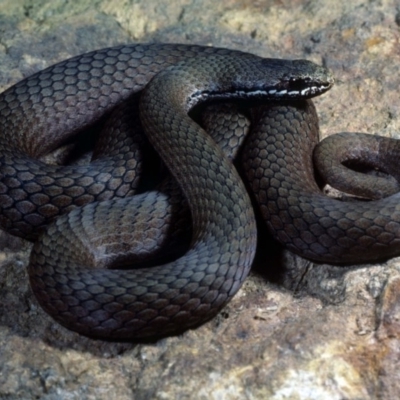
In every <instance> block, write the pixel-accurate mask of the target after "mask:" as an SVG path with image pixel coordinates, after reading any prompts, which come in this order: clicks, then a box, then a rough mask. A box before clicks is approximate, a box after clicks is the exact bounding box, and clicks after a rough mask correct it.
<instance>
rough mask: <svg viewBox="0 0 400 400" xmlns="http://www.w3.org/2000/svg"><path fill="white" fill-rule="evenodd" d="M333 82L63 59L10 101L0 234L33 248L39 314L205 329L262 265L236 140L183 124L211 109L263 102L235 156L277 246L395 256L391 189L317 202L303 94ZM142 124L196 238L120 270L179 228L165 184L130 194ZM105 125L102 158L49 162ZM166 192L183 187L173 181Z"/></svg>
mask: <svg viewBox="0 0 400 400" xmlns="http://www.w3.org/2000/svg"><path fill="white" fill-rule="evenodd" d="M149 82H150V83H149ZM148 83H149V84H148ZM332 83H333V79H332V78H331V76H330V74H329V72H327V71H326V70H325V69H324V68H322V67H318V66H316V65H314V64H312V63H310V62H307V61H303V60H297V61H296V60H295V61H288V60H275V59H262V58H260V57H257V56H254V55H250V54H246V53H241V52H236V51H231V50H226V49H216V48H207V47H201V46H183V45H130V46H121V47H115V48H110V49H104V50H98V51H95V52H92V53H88V54H84V55H81V56H78V57H75V58H72V59H70V60H67V61H64V62H61V63H59V64H56V65H55V66H53V67H50V68H48V69H46V70H44V71H41V72H39V73H37V74H36V75H33V76H31V77H29V78H27V79H25V80H23V81H21V82H19V83H18V84H16V85H15V86H13V87H11V88H9V89H8V90H7V91H5V92H4V93H3V94H1V95H0V224H1V226H2V227H3V229H5V230H7V231H9V232H10V233H12V234H14V235H18V236H21V237H24V238H27V239H29V240H35V245H34V248H33V251H32V254H31V259H30V264H29V268H28V271H29V276H30V282H31V287H32V290H33V292H34V293H35V295H36V297H37V299H38V300H39V303H40V304H41V305H42V307H43V308H44V309H45V310H46V311H47V312H48V313H49V314H50V315H52V316H53V317H54V318H55V319H56V320H57V321H58V322H60V323H61V324H62V325H64V326H66V327H67V328H69V329H72V330H75V331H77V332H80V333H82V334H85V335H89V336H93V337H102V338H110V339H132V338H136V337H144V336H154V335H165V334H169V333H173V332H177V331H180V330H182V329H186V328H189V327H191V326H195V325H197V324H199V323H201V322H203V321H205V320H207V319H209V318H211V317H212V316H213V315H215V314H216V313H217V312H218V310H220V309H221V307H222V306H223V305H224V304H226V302H227V301H229V299H230V298H231V297H232V296H233V295H234V294H235V293H236V292H237V290H238V289H239V288H240V286H241V284H242V282H243V281H244V279H245V278H246V276H247V274H248V271H249V269H250V266H251V263H252V261H253V257H254V252H255V247H256V237H257V233H256V227H255V218H254V213H253V209H252V206H251V202H250V199H249V197H248V195H247V192H246V189H245V187H244V184H243V183H242V181H241V179H240V178H239V176H238V174H237V172H236V170H235V168H234V167H233V165H232V163H231V162H230V161H229V160H228V157H230V156H231V155H230V154H229V151H230V150H229V149H227V148H226V147H227V146H225V145H226V144H227V143H226V142H229V140H227V139H226V137H225V138H224V137H223V135H222V137H220V138H218V133H216V134H215V136H214V138H215V140H216V141H217V142H218V143H219V144H220V145H221V148H222V149H223V150H221V148H220V147H219V146H218V145H216V143H215V141H214V140H213V139H212V138H211V137H210V136H208V135H207V134H206V133H205V132H204V131H203V129H202V128H200V126H199V125H198V124H196V123H194V121H193V120H192V119H191V118H189V116H188V113H189V112H190V111H191V110H192V109H196V107H197V106H198V105H200V104H201V103H203V102H206V101H207V100H235V99H239V100H240V99H260V100H262V101H263V102H264V104H263V105H256V106H254V107H253V108H252V109H251V111H250V114H251V116H252V132H251V134H250V135H249V137H248V140H247V142H246V144H245V147H244V149H243V151H242V154H241V157H242V162H243V169H244V171H245V174H246V175H247V177H248V178H249V182H250V185H251V187H252V189H253V191H254V194H255V197H256V199H257V201H258V203H259V205H260V207H261V213H262V215H263V217H264V218H265V220H266V222H267V225H268V227H269V228H270V230H271V232H272V233H273V234H274V236H275V237H276V238H277V239H278V240H279V241H280V242H282V243H283V244H285V245H286V246H287V247H288V248H289V249H291V250H293V251H295V252H296V253H298V254H300V255H303V256H305V257H308V258H311V259H314V260H319V261H328V262H360V261H364V260H371V259H376V258H382V257H389V256H391V255H394V254H396V253H398V248H399V247H398V246H399V240H400V229H399V228H400V226H399V222H400V214H399V210H397V207H398V206H397V203H398V202H397V201H396V200H397V196H396V195H394V196H390V197H387V198H385V199H382V200H380V202H379V203H377V202H374V201H371V202H364V203H361V204H358V203H357V205H356V206H355V205H354V204H355V203H344V202H340V201H338V200H334V199H331V198H328V197H326V196H324V195H322V193H321V190H320V189H319V187H318V186H317V184H316V183H315V179H314V168H313V164H312V160H311V154H312V152H313V149H314V147H315V146H316V143H317V141H318V120H317V115H316V113H315V109H314V106H313V104H312V103H311V101H309V100H306V99H308V98H310V97H313V96H315V95H318V94H321V93H323V92H325V91H326V90H328V89H329V88H330V86H331V85H332ZM137 93H139V95H140V103H139V111H137V109H136V111H135V110H134V107H135V106H134V104H137V103H136V100H137V99H138V95H137ZM294 101H295V102H294ZM275 103H278V104H275ZM233 107H236V105H233ZM139 114H140V115H139ZM235 118H236V117H235V114H233V115H232V116H231V117H228V119H227V121H228V123H227V125H228V127H229V124H231V125H232V126H237V123H236V122H232V121H235ZM139 119H140V121H141V122H142V124H143V126H144V128H145V130H146V134H147V136H148V139H149V141H150V143H151V144H152V145H153V146H154V148H155V149H156V151H157V152H158V153H159V154H160V156H161V158H162V160H163V162H164V163H165V164H166V166H167V167H168V169H169V170H170V171H171V172H172V175H173V176H174V178H175V179H176V181H177V182H178V183H179V186H180V187H181V188H182V190H183V193H184V195H185V198H186V200H187V202H188V204H189V207H190V212H191V218H192V227H193V232H192V236H191V240H190V245H189V249H188V250H187V252H186V253H185V254H184V255H183V256H182V257H180V258H178V259H176V260H173V261H170V262H167V263H166V264H164V265H159V266H155V267H152V268H145V267H143V268H134V269H116V268H115V267H116V266H117V265H118V263H119V262H122V263H123V264H124V265H126V264H132V263H133V262H135V261H143V260H145V259H146V258H145V257H146V254H147V253H151V249H152V248H153V246H159V245H160V243H158V242H157V240H158V239H159V238H160V237H161V238H162V239H160V240H161V242H162V241H163V240H164V237H165V236H168V231H169V230H171V229H172V226H173V225H174V224H175V222H174V221H175V220H174V219H173V218H172V217H171V215H173V214H174V213H176V214H179V213H181V212H182V213H183V214H184V213H185V212H184V210H183V206H181V203H180V201H176V202H175V203H174V201H175V200H174V198H175V197H174V196H172V195H171V194H170V193H171V192H170V191H168V190H166V191H165V192H164V189H163V187H161V189H160V190H159V191H151V192H149V193H142V194H138V195H135V196H133V197H129V196H130V195H131V194H133V193H134V192H135V191H136V189H137V187H138V186H140V172H141V170H142V169H143V168H144V167H143V164H144V163H145V161H144V160H143V155H142V151H143V150H142V148H143V147H144V148H146V143H145V139H143V136H142V135H140V134H139V133H136V132H133V133H132V129H131V125H134V124H136V123H137V122H138V120H139ZM103 120H104V121H106V122H105V125H106V127H105V128H104V131H105V132H106V134H104V135H101V136H100V139H99V141H100V142H102V146H100V148H102V149H106V150H105V151H104V154H103V153H102V151H99V153H98V154H96V151H95V153H94V156H93V162H92V163H91V164H89V165H86V164H84V165H81V164H79V163H78V164H75V165H67V166H57V165H48V164H46V163H44V162H43V160H46V154H48V153H50V152H52V151H53V150H54V149H56V148H57V147H58V146H60V145H66V146H67V147H68V146H69V144H70V141H71V140H72V138H74V137H76V136H77V134H79V133H81V132H82V131H84V130H87V129H89V130H90V128H92V129H95V128H97V127H98V126H99V124H100V123H101V122H103ZM217 120H218V121H222V120H223V117H222V116H221V115H220V114H218V117H217ZM221 124H222V125H223V123H221ZM225 128H226V126H225ZM228 130H229V129H228ZM110 132H111V134H109V133H110ZM126 132H128V133H126ZM228 147H229V146H228ZM389 147H390V146H389ZM328 148H329V144H328ZM321 149H322V150H321V151H322V152H323V151H324V149H323V147H322V148H321ZM386 150H387V149H386ZM223 151H224V152H225V154H224V153H223ZM328 151H329V150H328ZM383 169H384V168H383ZM328 174H329V172H328ZM164 187H170V190H171V191H172V192H173V191H176V190H177V188H176V185H175V184H174V183H171V182H169V181H168V180H167V181H166V183H165V184H164ZM88 203H90V204H88ZM85 204H87V205H86V206H85V207H77V206H83V205H85ZM60 215H61V216H60ZM177 220H179V218H178V219H177ZM179 224H181V223H177V227H178V228H177V229H178V231H179V226H180V225H179ZM185 229H186V228H183V229H182V231H185ZM155 238H156V239H155ZM156 242H157V243H156ZM122 252H125V253H126V254H128V255H121V253H122ZM99 267H101V268H99ZM107 267H108V268H107Z"/></svg>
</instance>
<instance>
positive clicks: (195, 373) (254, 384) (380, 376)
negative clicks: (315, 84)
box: [0, 0, 400, 400]
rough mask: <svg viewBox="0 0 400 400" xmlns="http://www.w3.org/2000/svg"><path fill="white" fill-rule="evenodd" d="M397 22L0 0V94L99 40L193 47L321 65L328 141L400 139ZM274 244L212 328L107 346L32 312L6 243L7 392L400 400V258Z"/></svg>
mask: <svg viewBox="0 0 400 400" xmlns="http://www.w3.org/2000/svg"><path fill="white" fill-rule="evenodd" d="M399 25H400V23H399V8H398V5H396V2H395V1H394V0H382V1H380V2H364V1H361V0H357V1H352V2H349V1H345V0H337V1H336V2H330V1H328V0H322V1H319V2H316V1H312V0H304V1H302V0H298V1H295V2H287V1H281V2H273V1H268V0H260V1H257V2H246V1H243V0H230V1H225V2H214V1H211V0H202V1H197V2H194V1H193V2H189V1H183V0H177V1H174V2H159V1H152V0H147V1H141V0H136V1H135V2H132V1H131V2H128V1H122V0H111V1H105V0H98V1H96V2H86V1H76V2H67V1H65V0H54V1H51V2H49V1H44V0H40V1H36V0H35V1H33V0H30V1H28V0H22V1H19V2H16V1H11V0H3V1H2V2H1V4H0V90H1V91H2V90H4V89H6V88H7V87H9V86H10V85H12V84H13V83H16V82H17V81H19V80H20V79H22V78H24V77H25V76H28V75H30V74H32V73H33V72H35V71H38V70H40V69H42V68H44V67H46V66H48V65H50V64H53V63H55V62H57V61H60V60H63V59H65V58H67V57H70V56H73V55H77V54H80V53H84V52H86V51H89V50H94V49H97V48H101V47H106V46H112V45H116V44H120V43H128V42H131V41H138V42H148V41H159V42H161V41H162V42H183V43H198V44H203V45H213V46H223V47H230V48H236V49H240V50H244V51H248V52H254V53H257V54H260V55H262V56H270V57H282V58H307V59H310V60H312V61H315V62H317V63H322V64H324V65H326V66H327V67H328V68H330V69H331V70H332V71H333V73H334V75H335V77H336V85H335V87H334V88H333V89H332V90H331V91H330V92H329V93H327V94H326V95H324V96H322V97H321V98H318V99H316V101H315V103H316V105H317V110H318V112H319V115H320V124H321V136H322V137H324V136H326V135H328V134H331V133H334V132H340V131H364V132H370V133H379V134H381V135H385V136H390V137H397V136H398V132H399V131H400V130H399V128H400V111H399V110H400V107H399V105H400V99H399V95H398V88H399V87H400V82H399V80H400V74H399V65H400V52H399ZM263 240H264V239H263ZM267 240H268V241H267ZM269 243H271V241H270V239H265V241H263V242H262V244H261V245H260V252H259V254H258V257H257V262H256V265H255V267H254V271H253V272H252V274H251V275H250V277H249V278H248V279H247V281H246V282H245V284H244V286H243V288H242V289H241V290H240V292H239V293H238V295H237V296H236V297H235V298H234V299H233V301H232V302H231V303H230V304H229V305H228V306H227V307H226V308H225V309H224V310H223V311H222V312H221V313H220V314H219V315H218V316H217V317H216V318H214V319H213V320H211V321H210V322H208V323H206V324H204V325H203V326H201V327H199V328H197V329H195V330H190V331H187V332H185V333H184V334H182V335H180V336H176V337H170V338H165V339H161V340H159V341H156V342H148V343H109V342H106V341H99V340H97V341H96V340H91V339H88V338H85V337H82V336H79V335H77V334H75V333H73V332H70V331H68V330H66V329H64V328H63V327H61V326H59V325H58V324H57V323H56V322H54V321H53V320H52V319H51V318H50V317H49V316H47V315H46V314H45V313H44V312H43V311H42V310H41V308H40V307H39V306H38V304H37V302H36V300H35V298H34V297H33V295H32V293H31V291H30V289H29V284H28V277H27V274H26V271H25V267H26V265H27V263H28V258H29V249H30V245H29V244H27V243H25V242H23V241H21V240H19V239H15V238H10V237H7V236H6V235H3V234H2V236H1V237H0V246H1V249H2V252H1V254H0V256H1V266H0V303H1V307H0V344H1V345H0V360H1V363H0V398H4V399H31V398H40V399H46V400H47V399H48V400H50V399H78V398H79V399H93V398H96V399H114V398H115V399H132V398H135V399H177V398H179V399H246V398H248V399H272V400H281V399H299V400H300V399H307V400H309V399H318V400H321V399H329V400H332V399H352V400H356V399H357V400H358V399H360V400H361V399H363V400H366V399H395V398H399V396H400V372H399V371H400V368H399V359H400V354H399V353H400V352H399V349H400V346H399V344H400V326H399V322H398V320H399V306H398V304H399V295H398V293H399V286H400V285H399V282H400V280H399V279H400V278H399V276H400V263H399V259H392V260H389V261H388V262H386V263H384V264H380V265H378V264H373V265H358V266H332V265H317V264H314V263H311V262H309V261H307V260H303V259H301V258H299V257H297V256H294V255H292V254H290V253H289V252H287V251H284V250H282V249H280V248H279V246H277V245H276V243H272V244H270V245H269ZM267 246H269V247H267Z"/></svg>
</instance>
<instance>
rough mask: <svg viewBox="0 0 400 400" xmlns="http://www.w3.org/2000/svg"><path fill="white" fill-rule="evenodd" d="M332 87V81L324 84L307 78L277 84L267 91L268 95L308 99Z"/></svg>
mask: <svg viewBox="0 0 400 400" xmlns="http://www.w3.org/2000/svg"><path fill="white" fill-rule="evenodd" d="M332 85H333V79H331V80H327V81H325V82H320V81H312V80H310V79H309V78H303V79H302V78H298V79H289V80H285V81H281V82H279V83H278V84H277V85H275V87H273V88H271V89H269V90H268V94H269V95H274V96H280V97H289V98H293V97H296V98H306V99H307V98H310V97H314V96H318V95H320V94H322V93H325V92H326V91H327V90H329V89H330V88H331V87H332Z"/></svg>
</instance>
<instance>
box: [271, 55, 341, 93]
mask: <svg viewBox="0 0 400 400" xmlns="http://www.w3.org/2000/svg"><path fill="white" fill-rule="evenodd" d="M265 60H268V66H269V67H271V66H272V65H274V66H275V68H276V73H275V82H274V84H273V86H272V87H269V88H267V91H268V94H269V95H271V97H274V98H275V97H276V98H279V99H282V100H283V99H288V98H289V99H293V98H295V99H300V98H302V99H308V98H311V97H314V96H318V95H320V94H322V93H325V92H326V91H327V90H329V89H330V88H331V87H332V85H333V84H334V78H333V76H332V74H331V72H330V71H329V70H328V69H327V68H325V67H322V66H320V65H317V64H314V63H313V62H311V61H307V60H278V59H277V60H273V59H265Z"/></svg>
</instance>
